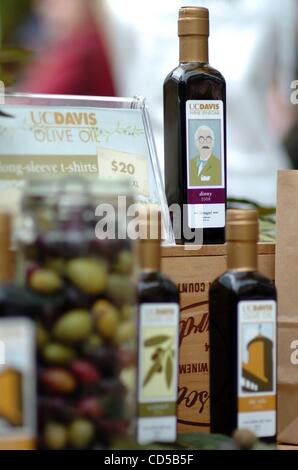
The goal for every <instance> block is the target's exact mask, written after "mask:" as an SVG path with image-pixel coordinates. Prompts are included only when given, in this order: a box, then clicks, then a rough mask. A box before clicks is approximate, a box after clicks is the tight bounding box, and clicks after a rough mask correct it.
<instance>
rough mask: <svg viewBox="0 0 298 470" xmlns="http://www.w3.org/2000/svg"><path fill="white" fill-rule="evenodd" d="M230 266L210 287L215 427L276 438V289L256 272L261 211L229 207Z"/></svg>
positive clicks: (222, 432)
mask: <svg viewBox="0 0 298 470" xmlns="http://www.w3.org/2000/svg"><path fill="white" fill-rule="evenodd" d="M227 214H228V215H227V234H226V236H227V246H228V270H227V271H226V272H225V273H224V274H222V275H221V276H220V277H219V278H218V279H216V280H215V281H214V282H213V284H212V285H211V288H210V294H209V296H210V298H209V302H210V399H211V403H210V409H211V432H213V433H220V434H227V435H231V434H232V433H233V431H234V430H235V429H236V428H243V429H244V428H245V429H249V430H251V431H252V432H254V434H255V435H256V436H257V437H258V438H260V439H262V440H265V441H268V442H271V441H275V439H276V347H277V346H276V315H277V311H276V290H275V287H274V284H273V282H272V281H270V280H269V279H267V278H266V277H264V276H263V275H262V274H260V273H259V272H258V271H257V240H258V214H257V212H256V211H254V210H229V211H228V212H227Z"/></svg>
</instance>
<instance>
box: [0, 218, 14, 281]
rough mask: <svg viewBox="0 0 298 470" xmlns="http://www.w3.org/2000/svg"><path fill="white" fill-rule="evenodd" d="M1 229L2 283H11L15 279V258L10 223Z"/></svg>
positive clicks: (0, 259)
mask: <svg viewBox="0 0 298 470" xmlns="http://www.w3.org/2000/svg"><path fill="white" fill-rule="evenodd" d="M6 222H7V226H5V227H4V228H3V227H1V231H0V283H5V282H9V281H11V280H12V278H13V258H12V254H11V252H10V225H8V224H10V222H8V221H6Z"/></svg>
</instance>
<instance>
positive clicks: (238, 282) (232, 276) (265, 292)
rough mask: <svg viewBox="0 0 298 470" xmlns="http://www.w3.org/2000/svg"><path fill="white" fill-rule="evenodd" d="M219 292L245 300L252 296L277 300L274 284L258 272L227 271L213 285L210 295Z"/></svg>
mask: <svg viewBox="0 0 298 470" xmlns="http://www.w3.org/2000/svg"><path fill="white" fill-rule="evenodd" d="M219 290H221V291H226V292H231V293H234V294H235V295H237V296H239V297H243V298H245V297H249V296H250V295H256V296H265V297H268V298H269V297H270V298H273V299H275V298H276V288H275V285H274V282H273V281H272V280H271V279H269V278H267V277H266V276H264V275H263V274H261V273H260V272H258V271H249V272H245V271H237V270H235V271H234V270H230V271H226V272H225V273H223V274H222V275H221V276H219V277H218V278H217V279H215V281H214V282H213V283H212V284H211V287H210V295H211V296H212V293H214V292H216V291H219Z"/></svg>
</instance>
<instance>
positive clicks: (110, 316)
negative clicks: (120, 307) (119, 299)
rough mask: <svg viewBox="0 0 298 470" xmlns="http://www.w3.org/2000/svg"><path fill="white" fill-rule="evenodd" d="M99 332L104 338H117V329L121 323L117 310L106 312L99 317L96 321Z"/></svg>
mask: <svg viewBox="0 0 298 470" xmlns="http://www.w3.org/2000/svg"><path fill="white" fill-rule="evenodd" d="M95 322H96V326H97V329H98V332H99V333H100V334H101V335H102V336H103V337H104V338H109V339H112V338H113V337H114V336H115V332H116V328H117V325H118V322H119V315H118V313H117V310H113V309H111V310H106V311H105V312H104V313H103V314H102V315H99V316H98V317H97V318H96V320H95Z"/></svg>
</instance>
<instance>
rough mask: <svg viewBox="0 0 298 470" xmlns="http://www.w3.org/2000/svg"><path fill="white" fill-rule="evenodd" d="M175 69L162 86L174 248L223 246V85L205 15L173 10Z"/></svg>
mask: <svg viewBox="0 0 298 470" xmlns="http://www.w3.org/2000/svg"><path fill="white" fill-rule="evenodd" d="M178 35H179V39H180V41H179V42H180V61H179V62H180V63H179V66H178V67H177V68H175V69H174V70H173V71H172V72H171V73H170V74H169V75H168V76H167V78H166V79H165V82H164V152H165V184H166V194H167V199H168V204H169V206H171V205H172V204H178V205H179V206H180V208H181V209H184V222H183V223H182V221H181V230H180V233H178V234H177V233H175V236H176V239H177V241H178V242H179V241H180V242H183V241H186V240H187V239H189V240H192V239H195V240H199V241H200V242H203V243H204V244H215V243H224V241H225V209H226V85H225V80H224V78H223V76H222V75H221V74H220V73H219V72H218V71H217V70H215V69H213V68H212V67H211V66H210V65H209V63H208V36H209V11H208V10H207V9H206V8H200V7H182V8H180V10H179V21H178Z"/></svg>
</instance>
